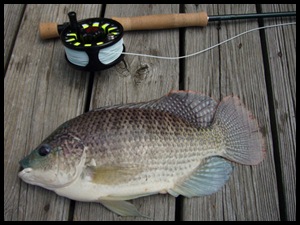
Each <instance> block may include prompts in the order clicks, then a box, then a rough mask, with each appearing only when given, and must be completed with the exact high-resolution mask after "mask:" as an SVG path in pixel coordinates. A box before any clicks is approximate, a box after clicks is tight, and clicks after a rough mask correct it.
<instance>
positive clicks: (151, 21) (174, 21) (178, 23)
mask: <svg viewBox="0 0 300 225" xmlns="http://www.w3.org/2000/svg"><path fill="white" fill-rule="evenodd" d="M112 19H113V20H116V21H118V22H119V23H120V24H121V25H122V26H123V28H124V31H130V30H156V29H169V28H179V27H191V26H206V25H207V23H208V16H207V13H206V12H200V13H179V14H158V15H148V16H137V17H112ZM58 26H59V25H58V24H57V23H40V26H39V33H40V37H41V39H49V38H55V37H59V32H58Z"/></svg>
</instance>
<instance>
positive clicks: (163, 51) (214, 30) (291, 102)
mask: <svg viewBox="0 0 300 225" xmlns="http://www.w3.org/2000/svg"><path fill="white" fill-rule="evenodd" d="M182 6H183V8H184V10H185V12H186V13H193V12H200V11H206V12H207V13H208V15H218V14H220V15H221V14H235V13H253V12H256V6H255V5H248V4H243V5H229V4H224V5H223V4H218V5H203V4H193V5H192V4H188V5H182ZM179 8H180V6H179V5H161V4H160V5H156V4H149V5H145V4H141V5H139V4H135V5H129V4H126V5H125V4H123V5H110V4H108V5H106V10H105V17H106V18H111V17H113V16H116V17H129V16H140V15H150V14H168V13H179ZM261 8H262V11H263V12H269V11H271V12H273V11H274V12H275V11H276V12H277V11H295V10H296V5H287V4H280V5H275V4H273V5H262V6H261ZM101 10H102V6H101V5H99V4H95V5H89V4H82V5H80V4H74V5H72V4H48V5H44V4H36V5H31V4H29V5H26V6H24V5H22V4H20V5H9V4H7V5H6V4H5V5H4V49H5V52H4V71H5V78H4V220H20V221H23V220H38V221H42V220H76V221H77V220H78V221H82V220H97V221H103V220H114V221H117V220H123V221H129V220H137V221H140V220H157V221H158V220H163V221H166V220H175V219H177V220H230V221H232V220H296V160H295V159H296V26H286V27H278V28H272V29H267V30H265V31H264V33H265V35H260V32H259V31H255V32H252V33H249V34H246V35H244V36H241V37H239V38H237V39H235V40H232V41H230V42H228V43H226V44H224V45H222V46H219V47H217V48H214V49H212V50H210V51H207V52H205V53H203V54H200V55H197V56H194V57H191V58H187V59H184V60H181V61H179V60H162V59H153V58H144V57H138V56H125V60H124V62H120V63H119V64H117V65H116V66H114V67H112V68H110V69H108V70H104V71H100V72H97V73H89V72H81V71H78V70H75V69H73V68H72V67H70V65H68V63H67V62H66V61H65V58H64V50H63V45H62V43H61V41H60V40H59V39H56V40H55V39H51V40H46V41H42V40H40V38H39V35H38V24H39V23H40V22H57V23H59V24H61V23H63V22H66V21H68V16H67V13H68V12H69V11H75V12H76V13H77V18H78V20H80V19H84V18H91V17H98V16H100V13H101ZM290 21H295V18H285V19H280V18H277V19H271V18H268V19H264V24H265V25H269V24H275V23H283V22H290ZM255 27H258V22H257V20H249V21H248V20H247V21H246V20H239V21H226V22H225V21H223V22H222V23H221V24H219V23H218V22H212V23H209V24H208V26H207V27H204V28H199V27H198V28H185V29H183V31H184V35H182V36H180V35H179V29H172V30H156V31H131V32H126V33H125V34H124V43H125V46H126V51H127V52H134V53H144V54H153V55H159V56H178V55H179V50H180V49H181V50H183V51H184V53H185V54H189V53H194V52H196V51H198V50H202V49H205V48H207V47H209V46H212V45H214V44H216V43H218V42H220V41H223V40H225V39H227V38H230V37H232V36H234V35H236V34H239V33H241V32H243V31H246V30H249V29H252V28H255ZM180 38H182V39H181V40H180ZM262 47H263V48H262ZM264 47H265V48H264ZM179 82H182V83H181V86H180V87H181V88H183V89H186V90H194V91H199V92H202V93H205V94H207V95H210V96H212V97H214V98H215V99H216V100H221V99H222V98H223V97H225V96H227V95H231V94H235V95H238V96H239V97H240V98H241V100H242V102H243V103H244V104H245V105H246V107H247V108H248V109H249V110H250V111H251V112H253V114H254V116H255V117H256V118H257V120H258V123H259V125H260V127H261V130H262V132H263V134H264V136H265V138H266V146H267V157H266V159H265V160H264V161H263V162H262V163H261V164H259V165H257V166H244V165H239V164H236V163H233V165H234V172H233V174H232V176H231V178H230V179H229V181H228V183H227V184H226V185H225V186H224V187H223V188H222V189H221V190H220V191H219V192H217V193H216V194H213V195H210V196H206V197H198V198H191V199H187V198H184V197H181V198H180V199H179V200H177V201H176V200H175V198H174V197H172V196H170V195H153V196H148V197H143V198H138V199H134V200H132V202H133V204H134V205H135V206H136V207H137V208H138V210H139V211H140V212H141V213H142V214H145V215H147V216H149V218H142V217H138V218H132V217H119V216H117V215H116V214H114V213H113V212H111V211H109V210H107V209H106V208H105V207H103V206H102V205H101V204H98V203H83V202H73V201H70V200H69V199H67V198H64V197H60V196H58V195H56V194H55V193H54V192H52V191H48V190H46V189H43V188H40V187H36V186H32V185H28V184H26V183H24V182H23V181H21V180H20V179H19V178H18V176H17V174H18V172H19V170H20V166H19V163H18V162H19V160H20V159H22V158H23V157H24V156H25V155H27V154H28V153H29V152H30V151H31V150H32V149H34V148H35V147H36V146H37V145H38V144H40V142H41V141H42V140H43V139H44V138H46V137H47V136H48V135H49V134H50V133H51V132H52V131H53V130H54V129H56V128H57V127H58V126H59V125H60V124H61V123H63V122H65V121H66V120H68V119H70V118H73V117H75V116H77V115H79V114H82V113H83V112H84V111H85V110H86V109H87V108H89V109H94V108H97V107H101V106H105V105H113V104H118V103H128V102H141V101H148V100H151V99H155V98H159V97H161V96H163V95H165V94H166V93H168V92H169V91H170V90H171V89H178V88H179ZM90 95H91V96H90ZM87 106H89V107H87ZM176 213H177V214H176Z"/></svg>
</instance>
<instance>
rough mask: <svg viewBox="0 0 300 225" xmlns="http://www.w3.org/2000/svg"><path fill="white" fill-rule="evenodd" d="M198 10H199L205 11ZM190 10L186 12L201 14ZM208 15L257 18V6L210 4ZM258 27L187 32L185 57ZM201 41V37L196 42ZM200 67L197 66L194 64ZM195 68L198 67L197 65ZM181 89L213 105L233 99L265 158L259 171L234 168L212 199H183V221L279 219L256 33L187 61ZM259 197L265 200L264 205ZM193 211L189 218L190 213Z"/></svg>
mask: <svg viewBox="0 0 300 225" xmlns="http://www.w3.org/2000/svg"><path fill="white" fill-rule="evenodd" d="M199 7H201V10H202V9H203V6H202V5H201V6H199ZM199 7H195V6H188V7H187V8H186V10H187V12H196V11H199ZM204 10H205V11H207V12H208V15H218V14H220V15H223V14H238V13H239V14H244V13H255V12H256V7H255V5H225V6H224V5H213V6H212V5H208V6H206V9H204ZM255 27H258V23H257V21H255V20H254V21H253V20H252V21H223V22H221V24H218V23H214V24H211V25H210V26H209V27H207V28H206V30H199V29H194V28H187V29H186V37H185V39H186V40H190V41H188V42H186V46H185V47H186V53H189V52H193V51H195V49H204V48H206V47H209V46H212V45H214V44H216V43H218V42H221V41H224V40H226V39H228V38H231V37H233V36H235V35H237V34H240V33H241V32H244V31H246V30H249V29H252V28H255ZM194 37H199V38H194ZM195 46H196V47H195ZM197 62H200V65H197ZM195 65H197V66H195ZM185 89H191V90H198V91H202V92H204V93H207V94H211V96H214V97H215V98H216V99H217V100H221V99H222V98H223V97H225V96H227V95H231V94H234V95H237V96H239V97H240V98H241V100H242V102H243V103H244V104H245V105H246V106H247V108H248V109H250V111H251V112H253V114H254V115H255V116H256V118H257V119H258V123H259V124H260V126H261V128H262V130H263V132H264V135H265V136H266V141H267V149H268V154H267V157H266V159H265V160H264V161H263V163H261V164H259V165H258V166H243V165H239V164H237V163H233V165H234V172H233V174H232V177H231V178H230V179H229V182H228V183H227V184H226V186H225V187H224V188H223V189H222V191H219V192H218V193H217V194H215V195H211V196H207V197H203V198H202V197H201V198H193V199H184V201H183V219H184V220H279V218H280V215H279V208H278V196H277V195H278V194H277V192H278V191H277V184H276V174H275V165H274V160H273V146H272V137H271V134H270V132H271V130H270V126H269V124H270V119H269V115H268V114H269V108H268V103H267V101H268V99H267V90H266V84H265V82H264V65H263V56H262V52H261V43H260V36H259V31H255V32H252V33H249V34H248V35H244V36H241V37H239V38H237V39H234V40H233V41H231V42H227V43H225V44H223V45H221V46H219V47H217V48H215V49H213V50H211V51H209V52H205V53H203V54H201V55H199V56H196V57H194V58H190V59H187V60H186V66H185ZM261 196H264V198H263V200H262V198H261ZM190 212H192V213H190Z"/></svg>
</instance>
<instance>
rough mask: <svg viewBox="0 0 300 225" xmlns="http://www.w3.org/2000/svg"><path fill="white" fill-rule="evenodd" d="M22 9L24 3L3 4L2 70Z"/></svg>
mask: <svg viewBox="0 0 300 225" xmlns="http://www.w3.org/2000/svg"><path fill="white" fill-rule="evenodd" d="M24 9H25V5H24V4H4V70H5V69H6V67H7V62H8V58H9V55H10V53H11V51H12V48H13V45H14V41H15V38H16V36H17V35H18V30H19V26H20V22H21V19H22V16H23V11H24Z"/></svg>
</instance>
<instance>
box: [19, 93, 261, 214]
mask: <svg viewBox="0 0 300 225" xmlns="http://www.w3.org/2000/svg"><path fill="white" fill-rule="evenodd" d="M264 155H265V147H264V140H263V137H262V134H261V133H260V131H259V127H258V125H257V122H256V120H255V119H254V117H253V115H252V114H251V113H250V112H249V111H248V110H246V109H245V107H244V106H243V105H242V104H241V102H240V100H239V99H238V98H237V97H235V96H228V97H225V98H224V99H223V100H222V101H221V102H220V103H219V104H218V103H217V102H216V101H215V100H213V99H212V98H210V97H208V96H205V95H202V94H199V93H195V92H191V91H179V92H171V93H170V94H168V95H167V96H164V97H162V98H160V99H156V100H152V101H149V102H144V103H130V104H126V105H116V106H107V107H102V108H99V109H95V110H92V111H90V112H87V113H84V114H82V115H80V116H78V117H75V118H74V119H71V120H69V121H67V122H65V123H64V124H63V125H61V126H60V127H59V128H58V129H57V130H56V131H55V132H53V133H52V134H51V135H50V136H49V137H48V138H46V139H45V140H44V141H43V142H42V144H41V145H39V146H38V147H37V148H36V149H35V150H33V151H32V153H31V154H29V155H28V156H26V157H25V158H24V159H23V160H21V161H20V164H21V165H22V167H23V168H24V169H23V170H22V171H21V172H20V173H19V176H20V177H21V178H22V179H23V180H24V181H26V182H28V183H30V184H34V185H39V186H42V187H44V188H47V189H50V190H53V191H55V192H56V193H57V194H59V195H61V196H65V197H68V198H71V199H74V200H78V201H96V202H100V203H102V204H103V205H104V206H105V207H107V208H108V209H110V210H112V211H114V212H116V213H118V214H119V215H131V216H141V214H140V213H139V212H138V211H137V210H136V208H135V207H134V206H133V205H132V204H130V203H128V202H125V201H124V200H128V199H134V198H138V197H142V196H147V195H152V194H157V193H169V194H171V195H173V196H175V197H177V196H178V195H183V196H186V197H195V196H203V195H209V194H212V193H214V192H216V191H218V190H219V189H220V188H221V187H222V186H223V185H224V184H225V183H226V181H227V180H228V179H229V175H230V174H231V172H232V166H231V164H230V163H229V162H228V161H226V160H225V159H223V158H226V159H229V160H231V161H234V162H237V163H241V164H246V165H255V164H258V163H259V162H261V161H262V159H263V158H264ZM222 157H223V158H222Z"/></svg>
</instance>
